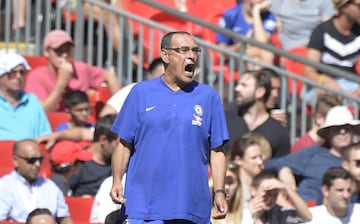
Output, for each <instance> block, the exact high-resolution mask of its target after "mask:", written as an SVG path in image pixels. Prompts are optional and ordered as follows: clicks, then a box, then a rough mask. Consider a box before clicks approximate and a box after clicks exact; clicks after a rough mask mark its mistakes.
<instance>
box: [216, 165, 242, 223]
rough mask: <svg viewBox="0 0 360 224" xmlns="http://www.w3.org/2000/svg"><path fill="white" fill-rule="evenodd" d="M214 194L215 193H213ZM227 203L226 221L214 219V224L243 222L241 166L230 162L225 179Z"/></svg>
mask: <svg viewBox="0 0 360 224" xmlns="http://www.w3.org/2000/svg"><path fill="white" fill-rule="evenodd" d="M212 192H213V191H212ZM225 193H226V202H227V204H228V213H227V215H226V218H224V219H212V220H211V222H212V223H213V224H240V223H241V220H242V209H243V206H242V204H243V200H242V186H241V181H240V175H239V166H238V165H237V164H235V163H233V162H228V167H227V170H226V177H225Z"/></svg>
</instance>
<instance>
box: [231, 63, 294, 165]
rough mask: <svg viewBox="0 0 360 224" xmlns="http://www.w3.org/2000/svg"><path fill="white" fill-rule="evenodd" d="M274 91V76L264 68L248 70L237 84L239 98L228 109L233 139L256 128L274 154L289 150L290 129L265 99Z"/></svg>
mask: <svg viewBox="0 0 360 224" xmlns="http://www.w3.org/2000/svg"><path fill="white" fill-rule="evenodd" d="M270 92H271V77H270V76H269V75H268V74H267V73H266V72H263V70H260V71H251V72H250V71H249V72H245V73H244V74H243V75H242V77H241V78H240V80H239V82H238V84H237V86H236V87H235V94H236V100H235V102H234V103H233V104H230V105H229V107H228V108H227V109H226V110H225V115H226V120H227V126H228V129H229V134H230V143H229V144H228V146H230V147H231V146H232V144H233V143H234V141H235V140H236V139H237V138H239V137H240V136H242V135H244V134H246V133H248V132H255V133H258V134H260V135H262V136H264V137H265V138H266V139H267V140H268V141H269V143H270V145H271V149H272V157H273V158H276V157H281V156H284V155H287V154H288V153H289V152H290V140H289V135H288V132H287V130H286V129H285V128H284V127H283V126H282V125H281V124H280V122H279V121H277V120H275V119H273V118H272V117H271V116H270V114H269V112H268V110H267V108H266V102H267V101H268V98H269V96H270Z"/></svg>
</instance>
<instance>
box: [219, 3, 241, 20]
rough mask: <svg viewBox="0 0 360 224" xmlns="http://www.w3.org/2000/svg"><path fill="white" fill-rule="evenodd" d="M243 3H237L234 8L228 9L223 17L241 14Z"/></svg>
mask: <svg viewBox="0 0 360 224" xmlns="http://www.w3.org/2000/svg"><path fill="white" fill-rule="evenodd" d="M242 7H243V3H239V4H237V5H236V6H234V7H231V8H229V9H228V10H226V11H225V12H224V16H228V17H232V16H235V15H236V14H237V13H238V12H241V10H242Z"/></svg>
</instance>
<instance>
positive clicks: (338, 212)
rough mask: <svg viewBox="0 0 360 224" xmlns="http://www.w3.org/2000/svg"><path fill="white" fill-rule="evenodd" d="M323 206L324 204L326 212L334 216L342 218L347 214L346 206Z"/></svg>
mask: <svg viewBox="0 0 360 224" xmlns="http://www.w3.org/2000/svg"><path fill="white" fill-rule="evenodd" d="M325 206H326V210H327V212H328V213H329V214H330V215H332V216H335V217H337V218H344V217H346V216H347V215H348V207H346V208H344V209H335V208H333V207H331V206H329V205H325Z"/></svg>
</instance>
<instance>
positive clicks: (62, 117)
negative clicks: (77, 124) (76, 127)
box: [46, 111, 70, 131]
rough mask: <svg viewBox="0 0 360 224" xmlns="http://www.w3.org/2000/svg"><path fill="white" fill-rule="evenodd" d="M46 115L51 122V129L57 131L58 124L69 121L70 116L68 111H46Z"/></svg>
mask: <svg viewBox="0 0 360 224" xmlns="http://www.w3.org/2000/svg"><path fill="white" fill-rule="evenodd" d="M46 116H47V118H48V120H49V122H50V126H51V130H52V131H55V129H56V128H57V126H58V125H59V124H61V123H63V122H67V121H69V119H70V117H69V115H68V114H67V113H66V112H59V111H56V112H46Z"/></svg>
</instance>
